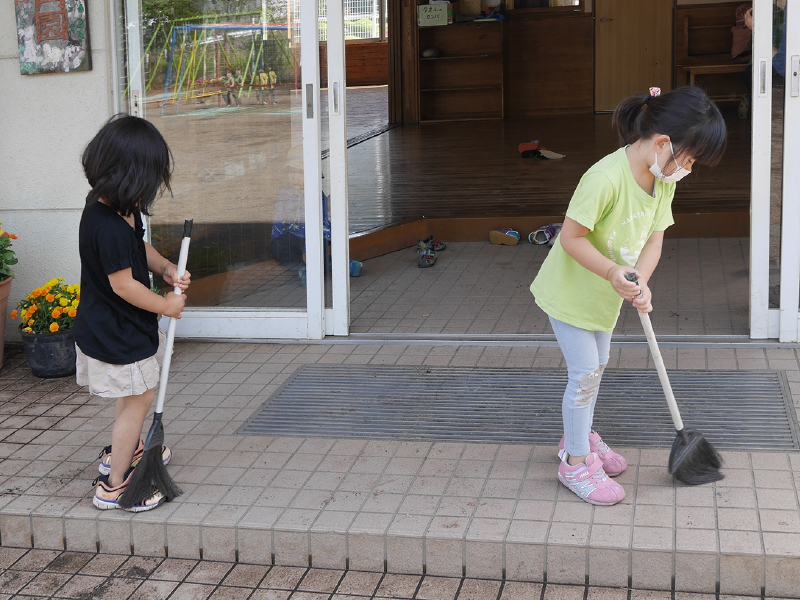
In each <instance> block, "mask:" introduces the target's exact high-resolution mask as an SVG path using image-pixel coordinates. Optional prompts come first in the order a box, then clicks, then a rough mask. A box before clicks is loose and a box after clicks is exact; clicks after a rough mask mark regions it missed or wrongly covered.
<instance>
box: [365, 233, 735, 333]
mask: <svg viewBox="0 0 800 600" xmlns="http://www.w3.org/2000/svg"><path fill="white" fill-rule="evenodd" d="M520 233H524V234H526V235H527V233H528V232H520ZM523 240H524V237H523ZM445 241H447V240H445ZM548 252H549V248H548V247H547V246H534V245H533V244H530V243H528V242H527V241H522V242H520V243H519V244H518V245H516V246H494V245H492V244H490V243H489V242H488V241H486V242H451V243H449V244H448V247H447V249H446V250H444V251H443V252H441V253H439V254H438V255H437V259H436V264H435V265H434V266H433V267H431V268H428V269H420V268H418V267H417V254H416V252H415V249H414V248H408V249H405V250H399V251H397V252H392V253H390V254H386V255H384V256H380V257H378V258H374V259H370V260H367V261H365V262H364V268H363V269H362V274H361V276H360V277H358V278H357V279H351V283H350V288H351V297H352V301H351V323H352V325H351V329H350V330H351V332H352V333H392V334H419V335H425V334H462V335H464V334H483V335H492V336H504V335H514V334H516V335H519V334H528V335H530V334H533V335H542V334H548V335H552V333H553V332H552V329H551V327H550V323H549V322H548V319H547V315H546V314H545V313H544V312H542V310H541V309H540V308H539V307H538V306H536V304H535V303H534V301H533V296H532V295H531V292H530V289H529V287H530V284H531V282H532V281H533V279H534V277H535V276H536V273H537V272H538V270H539V267H540V266H541V264H542V261H544V259H545V257H546V256H547V253H548ZM748 255H749V239H748V238H701V239H697V238H681V239H667V240H665V241H664V249H663V253H662V257H661V262H660V263H659V266H658V268H657V269H656V271H655V274H654V275H653V278H652V280H651V282H650V287H651V289H652V290H653V306H654V311H653V313H652V315H651V317H652V321H653V327H654V328H655V331H656V334H659V335H682V336H696V335H708V336H724V335H741V336H747V335H748V334H749V328H748V318H749V317H748V302H749V296H748V268H747V264H748ZM614 333H615V335H634V336H642V335H643V332H642V326H641V323H640V322H639V318H638V316H637V315H636V314H635V312H634V310H633V308H632V306H631V305H630V304H628V303H625V304H624V305H623V310H622V314H621V315H620V318H619V321H618V322H617V327H616V329H615V331H614Z"/></svg>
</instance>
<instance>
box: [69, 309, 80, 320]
mask: <svg viewBox="0 0 800 600" xmlns="http://www.w3.org/2000/svg"><path fill="white" fill-rule="evenodd" d="M67 314H68V315H69V316H70V317H72V318H73V319H74V318H75V317H76V316H77V314H78V311H77V310H75V309H74V308H71V309H69V312H68V313H67Z"/></svg>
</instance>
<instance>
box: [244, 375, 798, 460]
mask: <svg viewBox="0 0 800 600" xmlns="http://www.w3.org/2000/svg"><path fill="white" fill-rule="evenodd" d="M669 377H670V381H671V382H672V387H673V391H674V393H675V397H676V399H677V401H678V406H679V407H680V409H681V415H682V416H683V419H684V422H685V425H686V427H687V428H690V429H698V430H700V431H702V432H703V433H704V434H705V435H706V437H707V438H708V440H709V441H711V442H712V443H713V444H714V445H716V446H717V447H718V448H720V449H723V450H743V451H761V450H767V451H792V450H798V449H800V444H798V427H797V421H796V418H795V413H794V409H793V408H792V404H791V396H790V395H789V393H788V384H787V382H786V378H785V375H784V374H783V372H781V371H671V372H670V373H669ZM566 384H567V373H566V370H561V369H505V368H482V367H433V366H432V367H426V366H383V365H303V366H302V367H300V368H299V369H298V370H297V371H296V372H295V373H294V374H293V375H292V376H291V377H290V378H289V379H288V380H287V381H286V382H285V383H284V384H283V385H282V386H281V387H280V388H279V389H278V390H277V391H275V393H274V394H273V395H272V396H271V397H270V398H269V399H268V400H267V401H266V402H265V403H264V404H263V405H262V406H261V408H259V409H258V410H257V411H256V412H255V413H254V414H253V415H252V416H251V417H250V418H249V419H248V420H247V421H246V422H245V423H244V424H243V425H242V426H241V427H240V428H239V430H238V433H242V434H250V435H274V436H301V437H326V438H354V439H392V440H404V441H405V440H408V441H412V440H416V441H439V442H486V443H488V442H491V443H501V444H548V445H555V444H558V441H559V439H561V435H562V433H563V428H562V421H561V397H562V395H563V393H564V388H565V386H566ZM594 428H595V429H596V430H597V431H599V432H601V433H602V435H603V439H604V440H605V441H606V442H608V443H609V444H610V445H612V446H620V447H642V448H644V447H648V448H650V447H657V448H666V447H669V446H671V445H672V442H673V440H674V439H675V429H674V427H673V425H672V421H671V419H670V416H669V410H668V409H667V405H666V400H665V398H664V393H663V391H662V389H661V384H660V382H659V380H658V375H657V374H656V372H655V371H652V372H650V371H646V372H642V371H631V370H615V369H606V371H605V373H604V375H603V382H602V384H601V386H600V394H599V397H598V402H597V408H596V411H595V418H594Z"/></svg>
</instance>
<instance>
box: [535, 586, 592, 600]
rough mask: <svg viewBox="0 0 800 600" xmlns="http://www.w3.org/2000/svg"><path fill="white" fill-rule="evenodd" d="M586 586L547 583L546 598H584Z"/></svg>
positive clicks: (546, 599)
mask: <svg viewBox="0 0 800 600" xmlns="http://www.w3.org/2000/svg"><path fill="white" fill-rule="evenodd" d="M583 595H584V588H583V587H578V586H572V585H553V584H547V587H546V588H545V590H544V600H583Z"/></svg>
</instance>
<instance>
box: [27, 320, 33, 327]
mask: <svg viewBox="0 0 800 600" xmlns="http://www.w3.org/2000/svg"><path fill="white" fill-rule="evenodd" d="M31 325H33V319H31V320H30V321H28V327H30V326H31Z"/></svg>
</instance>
